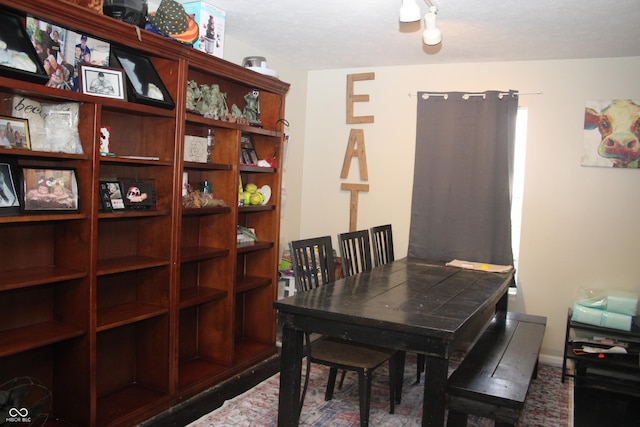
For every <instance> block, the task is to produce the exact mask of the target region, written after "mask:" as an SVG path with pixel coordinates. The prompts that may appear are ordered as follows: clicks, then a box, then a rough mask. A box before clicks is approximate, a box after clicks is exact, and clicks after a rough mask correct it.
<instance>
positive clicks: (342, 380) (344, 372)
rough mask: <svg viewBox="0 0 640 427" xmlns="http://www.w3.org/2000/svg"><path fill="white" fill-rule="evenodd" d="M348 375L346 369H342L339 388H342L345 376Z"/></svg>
mask: <svg viewBox="0 0 640 427" xmlns="http://www.w3.org/2000/svg"><path fill="white" fill-rule="evenodd" d="M346 375H347V371H346V370H344V369H343V370H342V375H341V376H340V382H339V383H338V390H342V384H344V377H345V376H346Z"/></svg>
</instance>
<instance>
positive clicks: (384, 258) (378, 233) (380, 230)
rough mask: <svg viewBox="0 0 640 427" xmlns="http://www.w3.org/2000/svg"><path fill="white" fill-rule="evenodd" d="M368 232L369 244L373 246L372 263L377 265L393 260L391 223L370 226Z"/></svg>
mask: <svg viewBox="0 0 640 427" xmlns="http://www.w3.org/2000/svg"><path fill="white" fill-rule="evenodd" d="M369 232H370V233H371V246H372V247H373V265H374V266H375V267H378V266H380V265H383V264H386V263H388V262H391V261H393V260H395V257H394V255H393V232H392V231H391V224H386V225H378V226H377V227H371V228H370V229H369Z"/></svg>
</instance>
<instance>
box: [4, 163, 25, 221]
mask: <svg viewBox="0 0 640 427" xmlns="http://www.w3.org/2000/svg"><path fill="white" fill-rule="evenodd" d="M17 167H18V165H17V162H16V161H15V160H13V159H4V158H0V216H6V215H16V214H19V213H20V195H19V194H18V188H20V187H19V181H18V169H17Z"/></svg>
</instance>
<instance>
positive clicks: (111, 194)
mask: <svg viewBox="0 0 640 427" xmlns="http://www.w3.org/2000/svg"><path fill="white" fill-rule="evenodd" d="M99 192H100V199H101V200H102V207H103V209H104V211H106V212H113V211H120V210H124V209H125V205H124V197H123V193H122V186H121V185H120V182H119V181H100V186H99Z"/></svg>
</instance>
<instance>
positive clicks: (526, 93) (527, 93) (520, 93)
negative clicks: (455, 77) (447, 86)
mask: <svg viewBox="0 0 640 427" xmlns="http://www.w3.org/2000/svg"><path fill="white" fill-rule="evenodd" d="M515 94H516V95H542V91H541V90H539V91H536V92H515ZM426 95H428V96H442V97H447V96H448V95H447V94H446V93H429V92H426ZM499 95H500V96H504V95H509V92H500V93H499ZM412 96H418V94H417V93H409V98H411V97H412ZM472 96H484V93H465V94H464V95H462V97H463V98H465V99H467V98H470V97H472Z"/></svg>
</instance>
